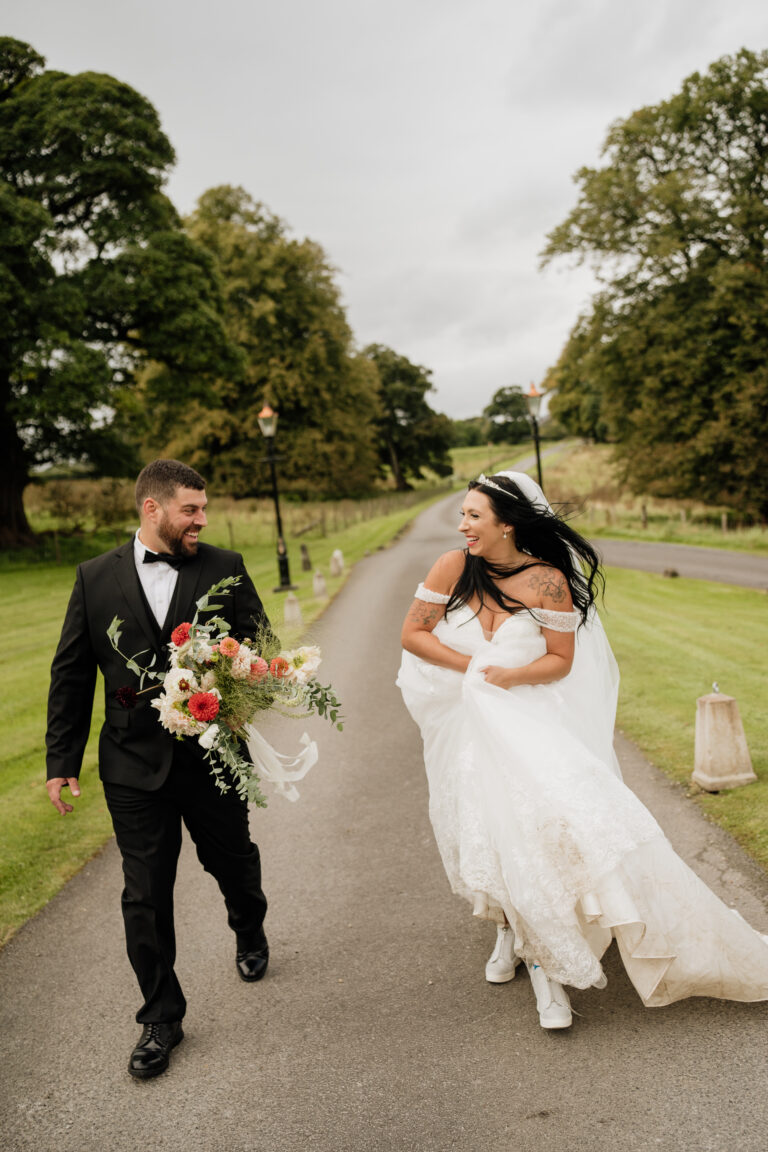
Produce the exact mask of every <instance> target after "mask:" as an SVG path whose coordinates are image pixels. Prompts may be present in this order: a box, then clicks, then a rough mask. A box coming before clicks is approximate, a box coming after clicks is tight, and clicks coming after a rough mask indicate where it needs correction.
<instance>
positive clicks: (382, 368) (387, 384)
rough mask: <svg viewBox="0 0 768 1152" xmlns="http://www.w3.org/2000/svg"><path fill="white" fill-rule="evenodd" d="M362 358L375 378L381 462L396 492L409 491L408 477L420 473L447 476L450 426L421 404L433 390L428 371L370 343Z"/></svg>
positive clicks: (450, 466) (451, 466)
mask: <svg viewBox="0 0 768 1152" xmlns="http://www.w3.org/2000/svg"><path fill="white" fill-rule="evenodd" d="M364 355H365V356H366V357H367V358H368V359H369V361H370V362H371V363H372V364H374V365H375V366H376V371H377V373H378V382H379V383H378V392H379V404H380V408H381V415H380V416H379V417H378V419H377V421H376V425H377V429H378V442H379V457H380V459H381V462H382V464H387V465H389V467H390V468H391V469H392V476H393V477H394V481H395V487H396V488H397V489H398V490H399V491H404V490H406V489H408V488H410V487H411V484H410V482H409V477H410V478H411V479H415V478H416V477H420V476H423V469H424V468H430V469H431V470H432V471H433V472H436V473H437V475H438V476H450V475H451V473H452V471H453V465H452V463H451V457H450V453H449V449H450V445H451V435H452V431H451V421H450V420H449V419H448V417H447V416H443V415H442V413H439V412H435V411H433V409H432V408H430V406H429V404H428V403H427V401H426V400H425V396H426V394H427V392H431V391H432V390H433V386H432V383H431V380H430V376H431V372H430V371H429V369H427V368H420V367H419V366H418V365H417V364H412V363H411V361H410V360H408V359H407V358H406V357H405V356H400V355H398V353H397V352H393V350H392V349H391V348H386V347H384V346H383V345H382V344H369V345H368V347H367V348H366V349H365V350H364Z"/></svg>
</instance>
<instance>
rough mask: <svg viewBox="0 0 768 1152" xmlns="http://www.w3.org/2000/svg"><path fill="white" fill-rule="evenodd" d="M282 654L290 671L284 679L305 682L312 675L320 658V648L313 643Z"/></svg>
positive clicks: (318, 664) (318, 665)
mask: <svg viewBox="0 0 768 1152" xmlns="http://www.w3.org/2000/svg"><path fill="white" fill-rule="evenodd" d="M284 655H285V659H286V660H287V661H288V663H289V665H290V671H289V672H287V673H286V677H285V678H286V680H297V681H298V682H299V684H306V683H307V681H308V680H310V679H311V678H312V677H313V676H314V674H315V672H317V670H318V668H319V667H320V661H321V659H322V656H321V654H320V649H319V648H318V647H317V645H315V644H311V645H306V646H305V647H303V648H296V649H294V651H293V652H286V653H285V654H284Z"/></svg>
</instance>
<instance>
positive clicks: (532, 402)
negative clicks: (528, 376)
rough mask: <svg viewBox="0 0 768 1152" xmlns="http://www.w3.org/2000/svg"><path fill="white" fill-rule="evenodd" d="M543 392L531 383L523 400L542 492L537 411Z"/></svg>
mask: <svg viewBox="0 0 768 1152" xmlns="http://www.w3.org/2000/svg"><path fill="white" fill-rule="evenodd" d="M543 395H544V393H543V392H539V390H538V389H537V387H536V385H535V384H534V383H533V381H531V386H530V388H529V389H528V391H527V392H526V393H525V400H526V403H527V405H528V415H529V416H530V418H531V426H532V428H533V443H534V447H535V449H536V471H537V472H538V474H539V488H541V490H542V492H543V491H544V485H543V483H542V481H541V448H540V447H539V421H538V419H537V417H538V415H539V409H540V408H541V398H542V396H543Z"/></svg>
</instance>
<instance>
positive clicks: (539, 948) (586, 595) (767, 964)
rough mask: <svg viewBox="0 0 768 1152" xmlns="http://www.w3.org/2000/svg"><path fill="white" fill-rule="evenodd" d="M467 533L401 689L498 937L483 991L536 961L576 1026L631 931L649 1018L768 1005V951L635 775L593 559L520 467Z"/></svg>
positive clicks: (449, 562)
mask: <svg viewBox="0 0 768 1152" xmlns="http://www.w3.org/2000/svg"><path fill="white" fill-rule="evenodd" d="M459 531H460V532H461V533H462V534H463V535H464V537H465V540H466V549H465V550H461V551H459V550H456V551H451V552H447V553H445V555H443V556H441V557H440V558H439V560H438V561H437V563H436V564H435V565H434V566H433V568H432V569H431V571H430V572H429V574H428V576H427V578H426V581H425V583H424V584H420V585H419V588H418V590H417V592H416V599H415V600H414V602H413V604H412V606H411V609H410V611H409V612H408V615H407V617H406V620H405V624H404V626H403V647H404V649H405V652H404V654H403V661H402V665H401V668H400V673H399V676H398V684H399V686H400V688H401V690H402V693H403V698H404V700H405V703H406V706H407V707H408V709H409V711H410V713H411V715H412V716H413V718H414V720H415V721H416V722H417V724H418V725H419V727H420V729H421V734H422V737H423V741H424V759H425V763H426V769H427V775H428V779H429V792H430V817H431V820H432V825H433V827H434V831H435V837H436V839H437V844H438V848H439V850H440V854H441V857H442V860H443V864H444V866H445V870H446V873H447V875H448V879H449V881H450V883H451V887H452V888H453V891H454V892H456V893H458V894H460V895H462V896H464V897H465V898H466V899H468V900H469V901H470V903H471V904H472V905H473V909H474V914H475V915H476V916H480V917H484V918H485V919H488V920H492V921H495V922H496V925H497V939H496V946H495V948H494V950H493V953H492V955H491V957H490V960H489V961H488V963H487V965H486V969H485V974H486V979H487V980H488V981H490V982H491V983H505V982H506V981H508V980H511V979H512V978H513V977H514V975H515V969H516V967H517V965H518V964H519V963H520V960H521V959H522V960H524V961H525V963H526V966H527V968H528V972H529V974H530V978H531V984H532V987H533V990H534V993H535V996H536V1003H537V1008H538V1012H539V1020H540V1023H541V1026H542V1027H543V1028H567V1027H568V1026H569V1025H570V1024H571V1008H570V1002H569V999H568V994H567V992H566V990H565V987H564V985H567V984H570V985H572V986H573V987H575V988H589V987H594V988H604V987H605V985H606V978H605V975H604V973H603V970H602V967H601V964H600V960H601V957H602V955H603V953H604V952H605V950H606V949H607V947H608V945H609V944H610V942H611V940H612V939H613V938H615V939H616V941H617V944H618V947H619V951H620V954H621V958H622V960H623V962H624V965H625V967H626V970H627V973H628V974H629V977H630V979H631V981H632V983H633V984H634V986H635V988H636V989H637V992H638V993H639V995H640V996H641V998H642V1000H643V1003H644V1004H646V1005H647V1006H648V1007H657V1006H660V1005H664V1004H671V1003H672V1002H673V1001H675V1000H679V999H682V998H683V997H685V996H717V997H722V998H725V999H731V1000H764V999H768V944H767V943H766V941H765V939H764V938H763V937H762V936H760V935H758V933H757V932H755V931H753V929H752V928H750V927H749V925H748V924H747V923H746V921H744V920H743V919H742V918H741V917H740V916H739V914H738V913H736V912H734V911H733V910H732V909H729V908H727V907H726V906H725V905H724V904H723V903H722V902H721V901H720V900H719V899H718V898H717V897H716V896H715V895H714V893H712V892H711V891H710V890H709V888H707V886H706V885H705V884H704V883H703V882H702V881H701V880H699V878H698V877H697V876H696V875H695V874H694V873H693V872H692V871H691V870H690V869H689V868H688V867H687V865H686V864H684V863H683V861H682V860H681V859H680V858H679V857H678V856H677V855H676V854H675V852H674V851H673V849H672V847H671V845H670V844H669V842H668V841H667V840H666V838H665V837H664V834H663V832H662V831H661V829H660V828H659V826H658V824H657V823H656V821H655V820H654V819H653V817H652V816H651V814H650V813H649V812H648V811H647V809H646V808H644V807H643V805H642V804H641V803H640V801H639V800H638V799H637V798H636V797H635V795H634V794H633V793H632V792H631V791H630V790H629V789H628V788H627V787H625V785H624V784H623V783H622V781H621V774H620V771H619V766H618V762H617V760H616V757H615V755H614V752H613V725H614V716H615V710H616V698H617V691H618V673H617V670H616V664H615V661H614V659H613V655H612V653H611V650H610V647H609V645H608V641H607V639H606V637H605V633H604V632H603V628H602V625H601V623H600V620H599V619H598V616H597V613H596V610H595V598H596V595H597V594H598V593H599V591H600V587H601V581H602V576H601V573H600V570H599V567H598V557H597V554H596V553H595V551H594V550H593V549H592V548H591V546H590V545H589V544H588V543H587V541H586V540H584V539H583V538H582V537H581V536H579V535H578V533H576V532H574V531H573V529H572V528H570V527H569V526H568V525H567V524H566V523H565V522H564V521H563V520H561V519H559V518H558V517H557V516H556V515H555V514H554V513H553V511H552V509H551V508H550V506H549V505H548V504H547V501H546V500H545V498H544V495H543V493H542V491H541V489H540V488H539V486H538V485H537V484H535V483H534V481H533V480H531V479H530V478H529V477H528V476H526V475H525V474H524V473H518V472H502V473H498V474H497V475H495V476H491V477H485V476H480V477H479V478H478V479H477V480H475V481H472V482H471V483H470V485H469V489H468V491H467V494H466V496H465V499H464V504H463V508H462V512H461V524H460V526H459Z"/></svg>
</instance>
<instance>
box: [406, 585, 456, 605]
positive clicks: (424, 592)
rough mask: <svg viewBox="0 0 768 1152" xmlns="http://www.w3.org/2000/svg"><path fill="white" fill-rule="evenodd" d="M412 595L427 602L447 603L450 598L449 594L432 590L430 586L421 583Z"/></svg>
mask: <svg viewBox="0 0 768 1152" xmlns="http://www.w3.org/2000/svg"><path fill="white" fill-rule="evenodd" d="M414 597H415V598H416V599H417V600H426V601H427V603H428V604H447V603H448V601H449V600H450V596H446V595H444V593H442V592H433V591H432V589H431V588H425V587H424V585H423V584H419V586H418V588H417V589H416V591H415V592H414Z"/></svg>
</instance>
